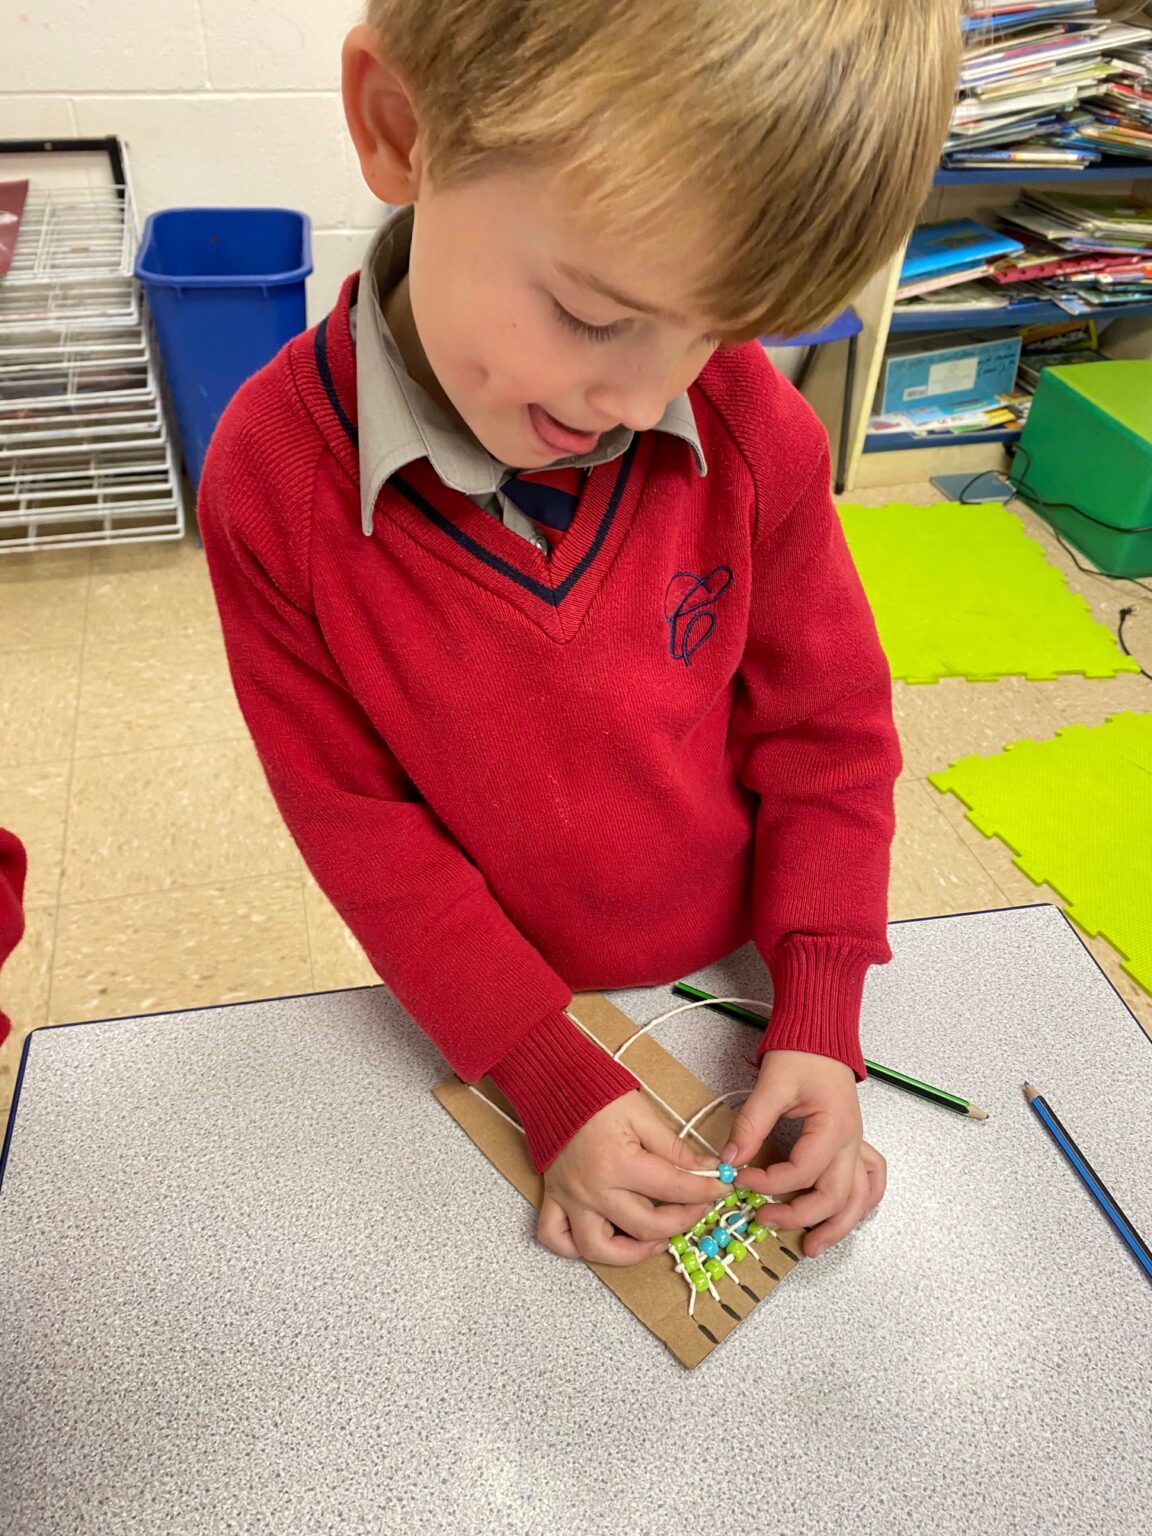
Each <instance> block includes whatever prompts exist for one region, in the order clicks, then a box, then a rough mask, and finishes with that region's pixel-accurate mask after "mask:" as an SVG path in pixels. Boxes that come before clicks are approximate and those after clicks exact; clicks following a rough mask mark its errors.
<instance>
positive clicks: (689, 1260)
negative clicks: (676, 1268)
mask: <svg viewBox="0 0 1152 1536" xmlns="http://www.w3.org/2000/svg"><path fill="white" fill-rule="evenodd" d="M680 1265H681V1268H682V1269H685V1270H686V1271H687V1272H688V1274H690V1275H694V1274H695V1273H696V1271H697V1270H698V1269H699V1268H700V1260H699V1259H698V1258H697V1256H696V1255H695V1254H694V1253H686V1254H685V1255H684V1257H683V1258H682V1259H681V1260H680Z"/></svg>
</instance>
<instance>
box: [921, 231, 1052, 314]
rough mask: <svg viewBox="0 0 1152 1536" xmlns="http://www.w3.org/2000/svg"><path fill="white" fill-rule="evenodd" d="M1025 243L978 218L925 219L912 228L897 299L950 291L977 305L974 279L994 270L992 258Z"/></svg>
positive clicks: (1011, 252) (1020, 250)
mask: <svg viewBox="0 0 1152 1536" xmlns="http://www.w3.org/2000/svg"><path fill="white" fill-rule="evenodd" d="M1023 251H1024V246H1023V245H1022V244H1021V242H1020V240H1019V238H1018V237H1017V236H1015V235H1005V234H1001V233H999V232H998V231H997V230H994V229H990V228H989V227H988V226H987V225H986V224H979V223H977V221H976V220H975V219H951V220H949V221H948V222H946V223H943V224H921V225H920V226H919V227H918V228H917V229H915V230H913V232H912V238H911V239H910V240H909V242H908V249H907V251H906V252H905V256H904V265H903V267H902V268H901V271H900V282H899V286H898V287H897V290H896V299H897V302H898V303H901V302H904V301H906V300H909V299H919V298H924V297H926V296H930V295H937V294H942V293H944V292H945V291H947V294H948V296H949V297H950V298H953V299H955V298H956V297H957V296H959V297H961V298H962V299H963V301H964V302H965V303H966V304H967V305H972V306H976V305H978V303H979V300H978V299H977V298H976V297H975V296H976V295H977V294H978V293H979V292H980V291H981V290H980V289H979V288H977V287H975V286H974V285H975V284H976V282H977V280H978V279H979V278H984V277H988V276H990V275H991V272H992V269H993V263H994V262H997V261H1001V260H1004V259H1005V258H1007V257H1011V256H1019V255H1021V254H1022V253H1023ZM993 302H995V301H994V300H993Z"/></svg>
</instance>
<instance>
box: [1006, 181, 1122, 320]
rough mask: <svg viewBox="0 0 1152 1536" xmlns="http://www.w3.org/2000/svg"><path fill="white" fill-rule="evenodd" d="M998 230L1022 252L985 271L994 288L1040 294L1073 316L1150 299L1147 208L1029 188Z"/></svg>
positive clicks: (1107, 198) (1102, 198)
mask: <svg viewBox="0 0 1152 1536" xmlns="http://www.w3.org/2000/svg"><path fill="white" fill-rule="evenodd" d="M1004 224H1005V229H1006V231H1008V232H1010V233H1011V234H1013V235H1015V236H1017V237H1018V238H1020V239H1021V240H1022V241H1023V243H1024V244H1025V246H1026V251H1025V254H1024V255H1023V256H1022V257H1019V258H1018V259H1017V260H1015V261H1006V262H1003V263H1000V264H998V265H997V266H995V267H994V268H993V271H992V273H991V279H992V282H993V284H995V285H997V286H999V287H1000V288H1002V289H1003V288H1009V289H1014V290H1015V291H1017V292H1022V293H1024V294H1027V295H1028V296H1030V297H1033V298H1035V297H1037V296H1043V297H1045V298H1047V299H1049V300H1051V301H1053V302H1055V303H1056V304H1058V305H1059V306H1060V307H1061V308H1062V309H1065V310H1067V311H1068V313H1069V314H1073V315H1082V314H1086V313H1088V312H1089V311H1091V310H1094V309H1101V308H1105V309H1106V308H1109V307H1111V306H1114V305H1120V304H1131V303H1134V302H1143V301H1147V300H1148V299H1150V298H1152V203H1145V202H1143V201H1141V200H1140V199H1139V198H1134V197H1087V196H1084V195H1081V194H1079V193H1071V194H1070V193H1056V192H1051V193H1049V192H1046V191H1045V190H1044V189H1042V188H1034V189H1032V190H1030V191H1028V192H1025V193H1024V195H1023V196H1022V197H1021V198H1020V199H1019V201H1018V202H1017V203H1016V204H1015V205H1014V206H1013V207H1012V208H1011V209H1010V210H1009V211H1008V213H1007V214H1006V215H1005V219H1004Z"/></svg>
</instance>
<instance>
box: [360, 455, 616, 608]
mask: <svg viewBox="0 0 1152 1536" xmlns="http://www.w3.org/2000/svg"><path fill="white" fill-rule="evenodd" d="M639 442H640V439H639V437H638V436H637V437H634V438H633V439H632V441H631V443H630V444H629V445H628V449H627V451H626V452H625V454H624V456H623V458H622V459H621V461H620V470H619V473H618V474H617V476H616V484H615V485H614V486H613V487H612V495H611V496H610V497H609V499H608V505H607V507H606V508H605V509H604V516H603V517H602V518H601V519H600V526H599V527H598V528H597V530H596V537H595V538H594V539H593V540H592V542H591V544H590V545H589V546H588V550H587V553H586V554H585V555H584V558H583V559H582V560H581V561H580V563H579V564H578V565H577V566H575V567H574V568H573V569H572V570H571V571H570V572H569V573H568V575H567V576H566V577H565V578H564V580H563V581H562V582H561V583H560V585H559V586H558V587H550V586H548V585H547V584H546V583H545V582H542V581H536V580H535V579H534V578H533V577H531V576H527V575H525V573H524V572H523V571H518V570H517V569H516V567H515V566H514V565H509V563H508V562H507V560H502V559H501V558H500V556H499V555H494V554H493V553H492V551H491V550H490V549H485V547H484V545H483V544H480V543H478V542H477V541H476V540H475V539H474V538H472V537H471V536H470V535H469V534H467V533H465V532H464V530H463V529H462V528H458V527H457V526H456V524H455V523H453V522H451V521H450V520H449V519H448V518H446V517H445V516H444V514H443V513H442V512H438V511H437V510H436V508H435V507H434V506H433V505H432V503H431V502H429V501H426V500H425V499H424V497H423V496H421V494H420V492H419V491H418V490H417V489H416V488H415V486H412V485H409V484H408V482H407V481H406V480H404V479H403V478H402V477H401V476H400V475H393V476H392V479H391V482H390V484H392V485H394V486H395V487H396V489H397V490H398V491H399V492H400V494H401V496H403V497H404V499H405V500H406V501H408V502H411V504H412V505H413V506H414V507H415V508H416V510H417V511H418V512H423V514H424V516H425V517H426V518H428V520H429V521H430V522H432V523H435V525H436V527H437V528H439V529H441V530H442V531H443V532H444V533H446V534H447V535H448V537H449V538H450V539H452V540H454V542H455V543H457V544H459V546H460V548H461V549H465V550H467V551H468V553H469V554H470V555H475V556H476V558H477V559H478V560H481V561H483V563H484V564H485V565H487V566H489V567H490V568H491V569H492V570H494V571H498V572H499V573H500V575H501V576H507V577H508V578H509V580H510V581H514V582H515V583H516V584H517V586H520V587H523V588H524V590H525V591H526V592H530V593H531V594H532V596H533V597H538V598H540V600H541V601H542V602H545V603H548V604H549V605H550V606H551V607H553V608H558V607H559V606H560V604H561V603H562V602H563V601H564V599H565V598H566V597H567V596H568V594H569V593H570V592H571V591H572V589H573V587H574V586H575V585H576V583H577V582H578V581H579V580H580V578H581V576H583V574H584V572H585V571H586V570H587V569H588V567H589V566H590V565H591V564H592V562H593V560H595V558H596V556H597V555H598V554H599V552H600V550H601V548H602V547H603V544H604V540H605V539H606V538H607V537H608V531H609V529H610V528H611V527H612V524H613V522H614V521H615V519H616V513H617V511H618V510H619V507H620V501H621V498H622V497H623V495H624V488H625V486H626V485H627V484H628V476H629V474H630V472H631V469H632V464H633V461H634V460H635V458H636V449H637V447H638V445H639Z"/></svg>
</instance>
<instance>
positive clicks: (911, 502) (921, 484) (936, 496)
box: [834, 480, 944, 507]
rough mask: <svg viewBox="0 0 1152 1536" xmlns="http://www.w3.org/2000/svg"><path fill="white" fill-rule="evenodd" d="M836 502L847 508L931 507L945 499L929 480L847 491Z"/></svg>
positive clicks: (836, 498)
mask: <svg viewBox="0 0 1152 1536" xmlns="http://www.w3.org/2000/svg"><path fill="white" fill-rule="evenodd" d="M834 500H835V501H837V502H838V503H840V504H841V505H842V506H846V507H888V506H899V505H907V506H911V507H929V506H932V505H934V503H936V502H938V501H943V500H944V497H943V496H941V494H940V492H939V491H938V490H937V489H936V487H935V486H934V485H931V484H929V482H928V481H927V480H917V481H914V482H913V483H912V484H911V485H883V486H873V487H872V488H871V489H870V490H863V491H845V493H844V495H843V496H837V497H835V498H834Z"/></svg>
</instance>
